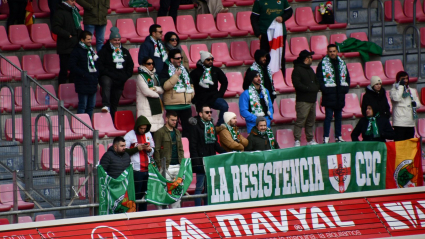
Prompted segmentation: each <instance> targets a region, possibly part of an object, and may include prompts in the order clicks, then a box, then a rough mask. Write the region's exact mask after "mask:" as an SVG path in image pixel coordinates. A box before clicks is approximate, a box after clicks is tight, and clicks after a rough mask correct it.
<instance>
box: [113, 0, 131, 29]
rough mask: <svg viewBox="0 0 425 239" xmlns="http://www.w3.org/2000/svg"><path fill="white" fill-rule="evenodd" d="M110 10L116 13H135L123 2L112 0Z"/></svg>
mask: <svg viewBox="0 0 425 239" xmlns="http://www.w3.org/2000/svg"><path fill="white" fill-rule="evenodd" d="M109 8H110V9H111V10H112V11H114V12H116V13H132V12H134V8H132V7H124V5H123V4H122V2H121V0H110V5H109ZM120 30H121V29H120ZM108 34H109V33H108Z"/></svg>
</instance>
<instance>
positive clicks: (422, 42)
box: [420, 27, 425, 47]
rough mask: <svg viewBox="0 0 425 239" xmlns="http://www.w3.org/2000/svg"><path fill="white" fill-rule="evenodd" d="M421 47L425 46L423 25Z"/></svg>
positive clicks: (423, 28) (422, 28) (424, 28)
mask: <svg viewBox="0 0 425 239" xmlns="http://www.w3.org/2000/svg"><path fill="white" fill-rule="evenodd" d="M420 32H421V47H425V27H421V29H420Z"/></svg>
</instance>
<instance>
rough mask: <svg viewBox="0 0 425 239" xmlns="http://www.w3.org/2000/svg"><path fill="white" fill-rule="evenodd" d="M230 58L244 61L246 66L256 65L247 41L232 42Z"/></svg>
mask: <svg viewBox="0 0 425 239" xmlns="http://www.w3.org/2000/svg"><path fill="white" fill-rule="evenodd" d="M230 56H231V57H232V58H233V59H235V60H237V61H243V63H244V64H245V65H252V63H254V58H253V57H252V56H251V54H250V52H249V48H248V44H247V43H246V41H232V42H231V43H230Z"/></svg>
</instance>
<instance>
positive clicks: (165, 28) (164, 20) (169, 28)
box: [156, 16, 189, 41]
mask: <svg viewBox="0 0 425 239" xmlns="http://www.w3.org/2000/svg"><path fill="white" fill-rule="evenodd" d="M156 23H157V24H159V25H161V28H162V32H163V33H164V34H163V37H162V40H164V36H165V33H167V32H175V33H177V35H179V38H180V41H182V40H186V39H187V38H188V37H189V36H188V35H187V34H181V33H178V32H177V30H176V27H175V25H174V20H173V18H172V17H169V16H168V17H157V18H156Z"/></svg>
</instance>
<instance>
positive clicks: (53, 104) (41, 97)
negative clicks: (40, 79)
mask: <svg viewBox="0 0 425 239" xmlns="http://www.w3.org/2000/svg"><path fill="white" fill-rule="evenodd" d="M43 87H44V88H46V90H47V91H49V92H50V93H51V94H53V95H54V96H56V92H55V88H54V87H53V85H43ZM46 94H47V93H46V91H44V90H43V89H41V87H39V86H37V87H36V90H35V98H36V99H37V102H38V103H39V104H40V105H45V104H46ZM48 103H49V104H48V106H49V108H50V109H51V110H57V109H58V104H59V102H58V101H57V100H55V99H54V98H53V97H50V95H49V102H48ZM64 106H65V107H69V105H65V104H64Z"/></svg>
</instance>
